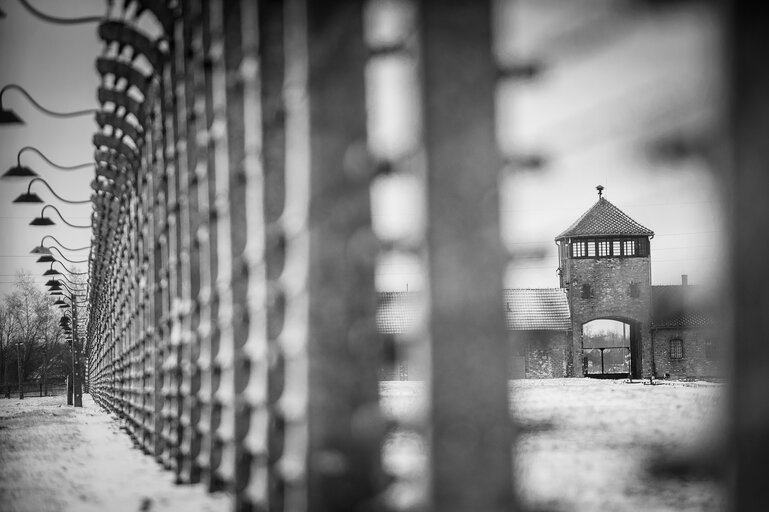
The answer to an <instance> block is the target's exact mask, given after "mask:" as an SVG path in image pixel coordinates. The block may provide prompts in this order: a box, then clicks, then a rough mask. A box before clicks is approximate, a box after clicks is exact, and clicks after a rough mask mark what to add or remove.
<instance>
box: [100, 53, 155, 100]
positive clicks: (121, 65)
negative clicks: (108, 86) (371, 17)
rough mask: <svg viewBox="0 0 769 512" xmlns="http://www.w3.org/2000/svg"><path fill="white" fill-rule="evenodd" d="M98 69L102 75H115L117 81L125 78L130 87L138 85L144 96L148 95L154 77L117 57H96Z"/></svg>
mask: <svg viewBox="0 0 769 512" xmlns="http://www.w3.org/2000/svg"><path fill="white" fill-rule="evenodd" d="M96 70H97V71H98V72H99V74H100V75H102V77H103V76H104V75H113V76H114V77H115V80H116V81H117V80H121V79H122V80H125V81H126V82H127V83H128V86H129V87H130V86H133V87H136V88H137V89H138V90H139V92H141V93H142V96H143V97H145V98H146V97H147V91H148V89H149V86H150V82H151V81H152V77H151V76H147V75H145V74H144V73H142V72H141V71H139V70H138V69H136V68H135V67H133V66H131V65H130V64H128V63H126V62H122V61H118V60H115V59H109V58H106V57H99V58H98V59H96ZM126 89H128V87H126Z"/></svg>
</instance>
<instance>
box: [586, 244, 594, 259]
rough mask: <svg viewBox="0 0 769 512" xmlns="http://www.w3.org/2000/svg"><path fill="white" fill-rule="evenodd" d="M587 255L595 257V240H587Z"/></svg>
mask: <svg viewBox="0 0 769 512" xmlns="http://www.w3.org/2000/svg"><path fill="white" fill-rule="evenodd" d="M587 257H588V258H594V257H595V240H590V241H588V242H587Z"/></svg>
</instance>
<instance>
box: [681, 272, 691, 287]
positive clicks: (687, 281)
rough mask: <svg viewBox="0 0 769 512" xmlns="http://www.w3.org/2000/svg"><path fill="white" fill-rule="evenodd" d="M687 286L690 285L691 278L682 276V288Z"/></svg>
mask: <svg viewBox="0 0 769 512" xmlns="http://www.w3.org/2000/svg"><path fill="white" fill-rule="evenodd" d="M687 284H689V276H688V275H686V274H681V286H686V285H687Z"/></svg>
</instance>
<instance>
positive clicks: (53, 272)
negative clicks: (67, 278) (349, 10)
mask: <svg viewBox="0 0 769 512" xmlns="http://www.w3.org/2000/svg"><path fill="white" fill-rule="evenodd" d="M43 275H44V276H58V275H61V272H59V271H58V270H56V269H55V268H49V269H48V270H46V271H45V272H43Z"/></svg>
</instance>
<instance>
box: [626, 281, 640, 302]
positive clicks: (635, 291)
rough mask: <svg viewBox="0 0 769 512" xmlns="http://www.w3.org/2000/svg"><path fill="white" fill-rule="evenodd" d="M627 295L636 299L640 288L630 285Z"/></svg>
mask: <svg viewBox="0 0 769 512" xmlns="http://www.w3.org/2000/svg"><path fill="white" fill-rule="evenodd" d="M628 294H629V295H630V296H631V297H632V298H634V299H637V298H638V297H640V296H641V287H640V286H639V285H638V283H630V290H628Z"/></svg>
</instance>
